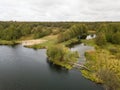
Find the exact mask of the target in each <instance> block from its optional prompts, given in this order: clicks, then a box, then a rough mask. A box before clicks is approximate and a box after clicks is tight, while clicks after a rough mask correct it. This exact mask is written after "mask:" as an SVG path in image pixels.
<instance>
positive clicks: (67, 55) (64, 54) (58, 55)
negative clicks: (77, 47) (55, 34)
mask: <svg viewBox="0 0 120 90" xmlns="http://www.w3.org/2000/svg"><path fill="white" fill-rule="evenodd" d="M47 56H48V59H49V60H50V61H51V62H53V63H54V64H57V65H60V66H63V67H66V68H68V69H70V68H71V67H72V66H71V64H72V63H74V62H75V61H77V59H78V58H79V54H78V53H77V52H72V51H70V50H69V49H68V48H66V47H65V46H63V45H54V46H51V47H49V48H48V49H47Z"/></svg>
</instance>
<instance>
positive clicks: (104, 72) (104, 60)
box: [81, 40, 120, 90]
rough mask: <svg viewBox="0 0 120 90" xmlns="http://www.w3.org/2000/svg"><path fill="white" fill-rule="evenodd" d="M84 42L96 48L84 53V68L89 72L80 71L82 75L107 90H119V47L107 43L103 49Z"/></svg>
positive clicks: (90, 42) (91, 42)
mask: <svg viewBox="0 0 120 90" xmlns="http://www.w3.org/2000/svg"><path fill="white" fill-rule="evenodd" d="M84 42H86V44H88V45H92V46H95V47H97V48H96V50H95V51H88V52H86V53H85V56H86V59H87V61H86V64H85V66H86V67H87V68H89V69H90V71H87V70H81V72H82V75H83V76H84V77H85V78H87V79H90V80H92V81H94V82H96V83H102V84H104V86H105V88H107V90H120V84H119V83H120V69H119V67H120V46H119V45H115V44H110V43H107V44H106V45H105V46H103V47H98V46H96V45H95V43H94V41H91V40H88V41H84Z"/></svg>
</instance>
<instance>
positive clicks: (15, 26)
mask: <svg viewBox="0 0 120 90" xmlns="http://www.w3.org/2000/svg"><path fill="white" fill-rule="evenodd" d="M88 31H91V32H92V31H93V32H96V34H98V37H100V38H101V35H102V36H103V37H105V38H106V40H107V41H108V42H111V43H115V44H120V22H13V21H10V22H2V21H1V22H0V39H1V40H8V41H9V40H17V39H20V38H21V37H23V36H28V35H33V38H34V39H37V38H41V37H44V36H47V35H50V34H53V35H56V34H59V35H58V40H59V42H64V41H67V40H69V39H71V38H73V37H75V36H78V35H87V34H89V33H88ZM98 44H99V43H98Z"/></svg>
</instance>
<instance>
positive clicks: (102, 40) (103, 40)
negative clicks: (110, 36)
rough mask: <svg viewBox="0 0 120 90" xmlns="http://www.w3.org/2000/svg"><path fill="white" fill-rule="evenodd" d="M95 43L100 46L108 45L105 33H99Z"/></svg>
mask: <svg viewBox="0 0 120 90" xmlns="http://www.w3.org/2000/svg"><path fill="white" fill-rule="evenodd" d="M95 42H96V44H97V45H98V46H104V45H106V43H107V40H106V37H105V34H104V33H98V34H97V37H96V39H95Z"/></svg>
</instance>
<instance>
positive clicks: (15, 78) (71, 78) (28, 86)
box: [0, 45, 104, 90]
mask: <svg viewBox="0 0 120 90" xmlns="http://www.w3.org/2000/svg"><path fill="white" fill-rule="evenodd" d="M83 47H84V46H83ZM85 48H86V46H85ZM72 49H73V50H74V49H77V50H79V52H80V50H81V52H82V49H80V46H76V47H74V48H72ZM82 54H83V53H82ZM82 58H83V59H85V58H84V56H83V55H82V57H81V58H80V60H82ZM83 62H84V61H83ZM0 90H104V89H103V87H102V86H101V85H98V84H95V83H93V82H91V81H89V80H87V79H85V78H84V77H83V76H82V75H81V73H80V72H79V71H78V70H75V69H73V70H70V71H67V70H65V69H62V68H60V67H58V66H54V65H52V64H50V63H49V62H48V61H47V57H46V50H45V49H40V50H34V49H29V48H25V47H23V46H21V45H17V46H14V47H11V46H0Z"/></svg>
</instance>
